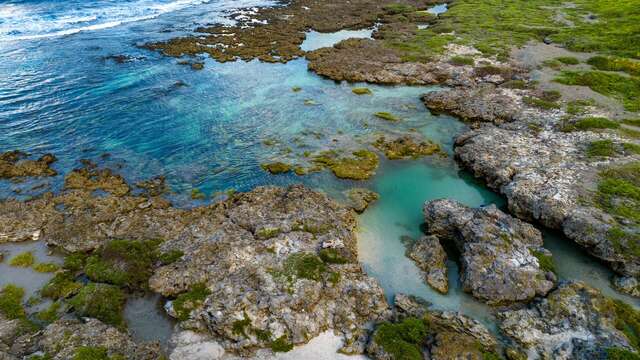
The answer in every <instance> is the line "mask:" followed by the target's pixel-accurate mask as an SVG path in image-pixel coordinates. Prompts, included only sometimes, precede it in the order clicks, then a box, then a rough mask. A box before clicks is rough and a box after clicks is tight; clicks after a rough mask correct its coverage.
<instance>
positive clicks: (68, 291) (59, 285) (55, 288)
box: [40, 271, 82, 300]
mask: <svg viewBox="0 0 640 360" xmlns="http://www.w3.org/2000/svg"><path fill="white" fill-rule="evenodd" d="M81 288H82V283H80V282H78V281H75V279H74V276H73V275H72V274H71V273H70V272H68V271H63V272H59V273H57V274H55V275H54V277H53V278H52V279H51V280H49V282H48V283H47V284H45V286H44V287H43V288H42V289H41V290H40V294H41V295H42V296H43V297H46V298H50V299H53V300H57V299H66V298H68V297H70V296H72V295H75V294H77V293H78V291H79V290H80V289H81Z"/></svg>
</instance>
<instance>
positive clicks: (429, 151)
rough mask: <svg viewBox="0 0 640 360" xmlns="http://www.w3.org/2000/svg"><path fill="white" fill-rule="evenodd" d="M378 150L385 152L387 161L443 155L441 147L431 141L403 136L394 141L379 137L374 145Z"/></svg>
mask: <svg viewBox="0 0 640 360" xmlns="http://www.w3.org/2000/svg"><path fill="white" fill-rule="evenodd" d="M373 146H375V147H376V148H377V149H378V150H380V151H383V152H384V154H385V156H386V157H387V159H389V160H398V159H417V158H419V157H421V156H428V155H433V154H443V152H442V148H441V147H440V145H438V144H436V143H433V142H431V141H420V140H415V139H413V138H412V137H410V136H402V137H399V138H396V139H393V140H387V139H386V138H385V137H384V136H381V137H379V138H378V139H377V140H376V141H375V142H374V143H373Z"/></svg>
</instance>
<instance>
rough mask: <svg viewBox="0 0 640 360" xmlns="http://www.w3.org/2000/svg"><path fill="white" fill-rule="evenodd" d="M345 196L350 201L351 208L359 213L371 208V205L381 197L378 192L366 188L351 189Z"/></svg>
mask: <svg viewBox="0 0 640 360" xmlns="http://www.w3.org/2000/svg"><path fill="white" fill-rule="evenodd" d="M345 194H346V195H347V198H348V199H349V206H351V208H353V210H355V211H356V212H357V213H362V212H364V211H365V210H366V209H367V207H369V204H371V203H372V202H374V201H376V200H378V198H379V197H380V196H379V195H378V194H377V193H376V192H374V191H371V190H369V189H365V188H355V189H350V190H348V191H346V192H345Z"/></svg>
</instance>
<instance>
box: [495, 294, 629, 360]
mask: <svg viewBox="0 0 640 360" xmlns="http://www.w3.org/2000/svg"><path fill="white" fill-rule="evenodd" d="M498 318H499V320H500V323H499V326H500V329H501V330H502V331H503V332H504V334H505V335H506V336H507V337H508V338H509V339H511V341H512V342H513V345H514V346H516V347H519V348H521V349H522V350H523V351H524V352H526V353H527V354H529V356H530V357H533V358H549V359H557V358H563V359H607V358H609V357H608V356H607V351H608V349H611V348H619V349H624V350H628V351H633V352H635V351H636V350H634V349H633V347H632V346H631V342H630V339H629V338H627V336H626V331H629V334H634V335H633V336H634V338H633V339H634V340H635V339H636V338H635V334H636V331H637V330H638V327H637V326H638V325H637V324H638V323H637V321H638V319H639V318H640V314H638V312H637V311H636V310H634V309H633V308H631V306H629V305H626V304H624V303H622V302H619V301H615V300H612V299H609V298H606V297H605V296H603V295H602V294H601V293H600V292H599V291H597V290H595V289H593V288H591V287H589V286H587V285H585V284H583V283H564V284H561V285H560V286H559V287H558V289H556V290H554V291H552V292H551V293H549V295H548V296H547V297H546V298H538V299H536V300H535V301H534V302H532V303H531V304H529V305H528V306H527V307H525V308H523V309H515V310H505V311H502V312H499V313H498Z"/></svg>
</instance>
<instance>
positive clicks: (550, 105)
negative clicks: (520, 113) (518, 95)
mask: <svg viewBox="0 0 640 360" xmlns="http://www.w3.org/2000/svg"><path fill="white" fill-rule="evenodd" d="M522 101H523V102H524V103H525V104H527V105H529V106H534V107H537V108H540V109H543V110H552V109H559V108H560V104H558V103H556V102H553V101H547V100H544V99H540V98H536V97H532V96H525V97H523V98H522Z"/></svg>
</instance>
